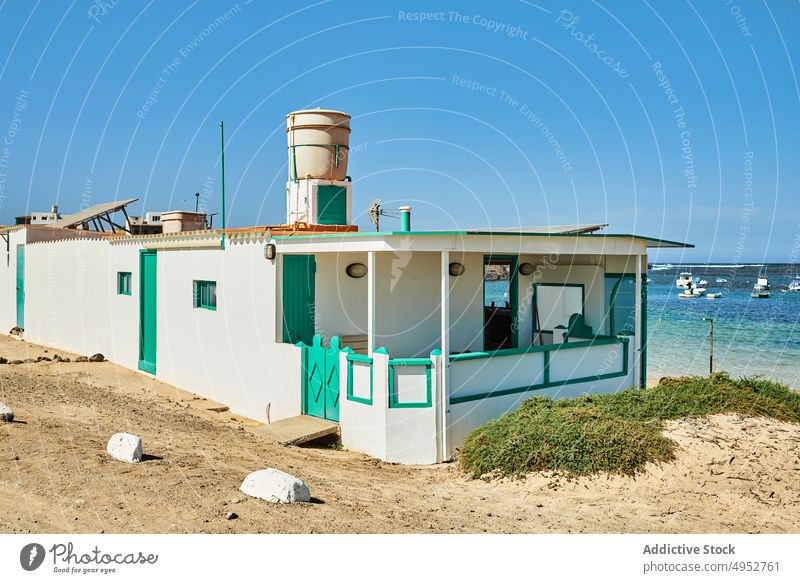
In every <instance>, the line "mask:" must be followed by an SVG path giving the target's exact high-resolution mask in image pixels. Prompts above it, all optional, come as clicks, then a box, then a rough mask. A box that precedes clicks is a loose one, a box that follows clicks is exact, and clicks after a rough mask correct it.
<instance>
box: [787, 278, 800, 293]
mask: <svg viewBox="0 0 800 583" xmlns="http://www.w3.org/2000/svg"><path fill="white" fill-rule="evenodd" d="M788 291H790V292H800V275H795V276H794V279H793V280H792V282H791V283H790V284H789V290H788Z"/></svg>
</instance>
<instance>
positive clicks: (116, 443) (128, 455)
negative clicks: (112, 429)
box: [106, 433, 142, 464]
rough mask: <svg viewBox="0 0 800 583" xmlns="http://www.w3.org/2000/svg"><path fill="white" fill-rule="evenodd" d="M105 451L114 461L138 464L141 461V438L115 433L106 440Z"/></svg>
mask: <svg viewBox="0 0 800 583" xmlns="http://www.w3.org/2000/svg"><path fill="white" fill-rule="evenodd" d="M106 451H107V452H108V455H110V456H111V457H113V458H114V459H116V460H119V461H121V462H128V463H129V464H138V463H139V462H140V461H142V438H141V437H139V436H138V435H131V434H130V433H115V434H114V435H112V436H111V439H109V440H108V445H107V446H106Z"/></svg>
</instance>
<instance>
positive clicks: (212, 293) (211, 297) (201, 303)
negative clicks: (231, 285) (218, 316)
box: [194, 280, 217, 310]
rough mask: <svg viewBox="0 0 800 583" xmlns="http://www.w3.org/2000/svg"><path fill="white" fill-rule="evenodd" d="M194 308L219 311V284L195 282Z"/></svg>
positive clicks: (214, 282)
mask: <svg viewBox="0 0 800 583" xmlns="http://www.w3.org/2000/svg"><path fill="white" fill-rule="evenodd" d="M194 307H195V308H204V309H206V310H216V309H217V282H216V281H202V280H195V282H194Z"/></svg>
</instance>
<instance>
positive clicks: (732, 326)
mask: <svg viewBox="0 0 800 583" xmlns="http://www.w3.org/2000/svg"><path fill="white" fill-rule="evenodd" d="M764 269H766V273H767V275H768V276H769V280H770V284H771V285H772V290H771V291H772V293H771V297H770V298H769V299H754V298H751V297H750V292H751V291H752V289H753V284H754V283H755V281H756V277H757V276H758V274H759V272H760V271H763V270H764ZM681 271H691V272H692V274H693V275H694V276H696V277H700V278H701V279H705V280H707V281H708V285H707V286H705V287H706V288H707V289H708V291H709V292H721V293H722V294H723V297H722V298H720V299H714V300H711V299H707V298H705V297H701V298H697V299H681V298H679V297H678V293H679V292H680V291H681V290H680V289H679V288H677V287H675V280H676V279H677V278H678V273H679V272H681ZM794 274H795V266H793V265H785V264H769V265H764V266H762V265H741V266H735V265H720V264H716V265H700V266H698V265H674V266H663V265H655V266H651V268H650V269H648V272H647V277H648V278H650V280H651V282H650V283H649V284H648V288H647V289H648V291H647V332H648V349H647V373H648V378H649V379H651V380H654V379H658V378H659V377H662V376H676V375H686V374H696V375H705V374H708V364H709V363H708V357H709V350H710V342H709V330H710V325H709V323H708V322H705V321H703V317H709V318H714V370H715V371H727V372H728V373H730V374H731V375H732V376H734V377H739V376H757V377H762V378H770V379H775V380H778V381H780V382H783V383H786V384H788V385H789V386H791V387H795V388H800V293H791V292H785V291H782V290H785V289H786V288H787V286H788V285H789V282H790V281H791V280H792V277H793V276H794ZM717 278H724V279H727V280H728V282H727V283H716V279H717ZM507 289H508V288H507V283H506V282H487V289H486V297H487V302H489V301H492V300H495V301H497V302H498V305H499V304H500V303H501V302H504V301H505V298H504V292H506V290H507Z"/></svg>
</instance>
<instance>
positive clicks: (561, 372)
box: [447, 337, 635, 453]
mask: <svg viewBox="0 0 800 583" xmlns="http://www.w3.org/2000/svg"><path fill="white" fill-rule="evenodd" d="M633 358H634V355H633V343H632V342H631V341H629V339H628V338H625V337H621V338H610V337H609V338H599V339H595V340H583V341H578V342H570V343H565V344H550V345H544V346H532V347H529V348H527V349H513V350H508V351H498V352H497V353H494V354H490V353H485V352H481V353H470V354H461V355H450V367H449V369H448V374H449V380H448V385H449V409H448V415H447V419H448V426H447V434H448V445H449V447H448V449H449V451H450V453H452V452H453V451H454V450H455V448H457V447H459V446H460V445H461V443H463V441H464V438H465V437H466V436H467V435H468V434H469V433H470V432H471V431H472V430H473V429H476V428H477V427H480V426H481V425H483V424H484V423H486V422H488V421H490V420H492V419H495V418H497V417H500V416H501V415H504V414H505V413H508V412H509V411H513V410H514V409H516V408H517V407H518V406H519V404H520V403H521V402H522V401H524V400H525V399H528V398H530V397H534V396H547V397H552V398H569V397H576V396H579V395H581V394H585V393H611V392H615V391H620V390H624V389H627V388H630V387H632V386H633V385H634V384H635V379H634V367H633V366H632V363H633Z"/></svg>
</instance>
